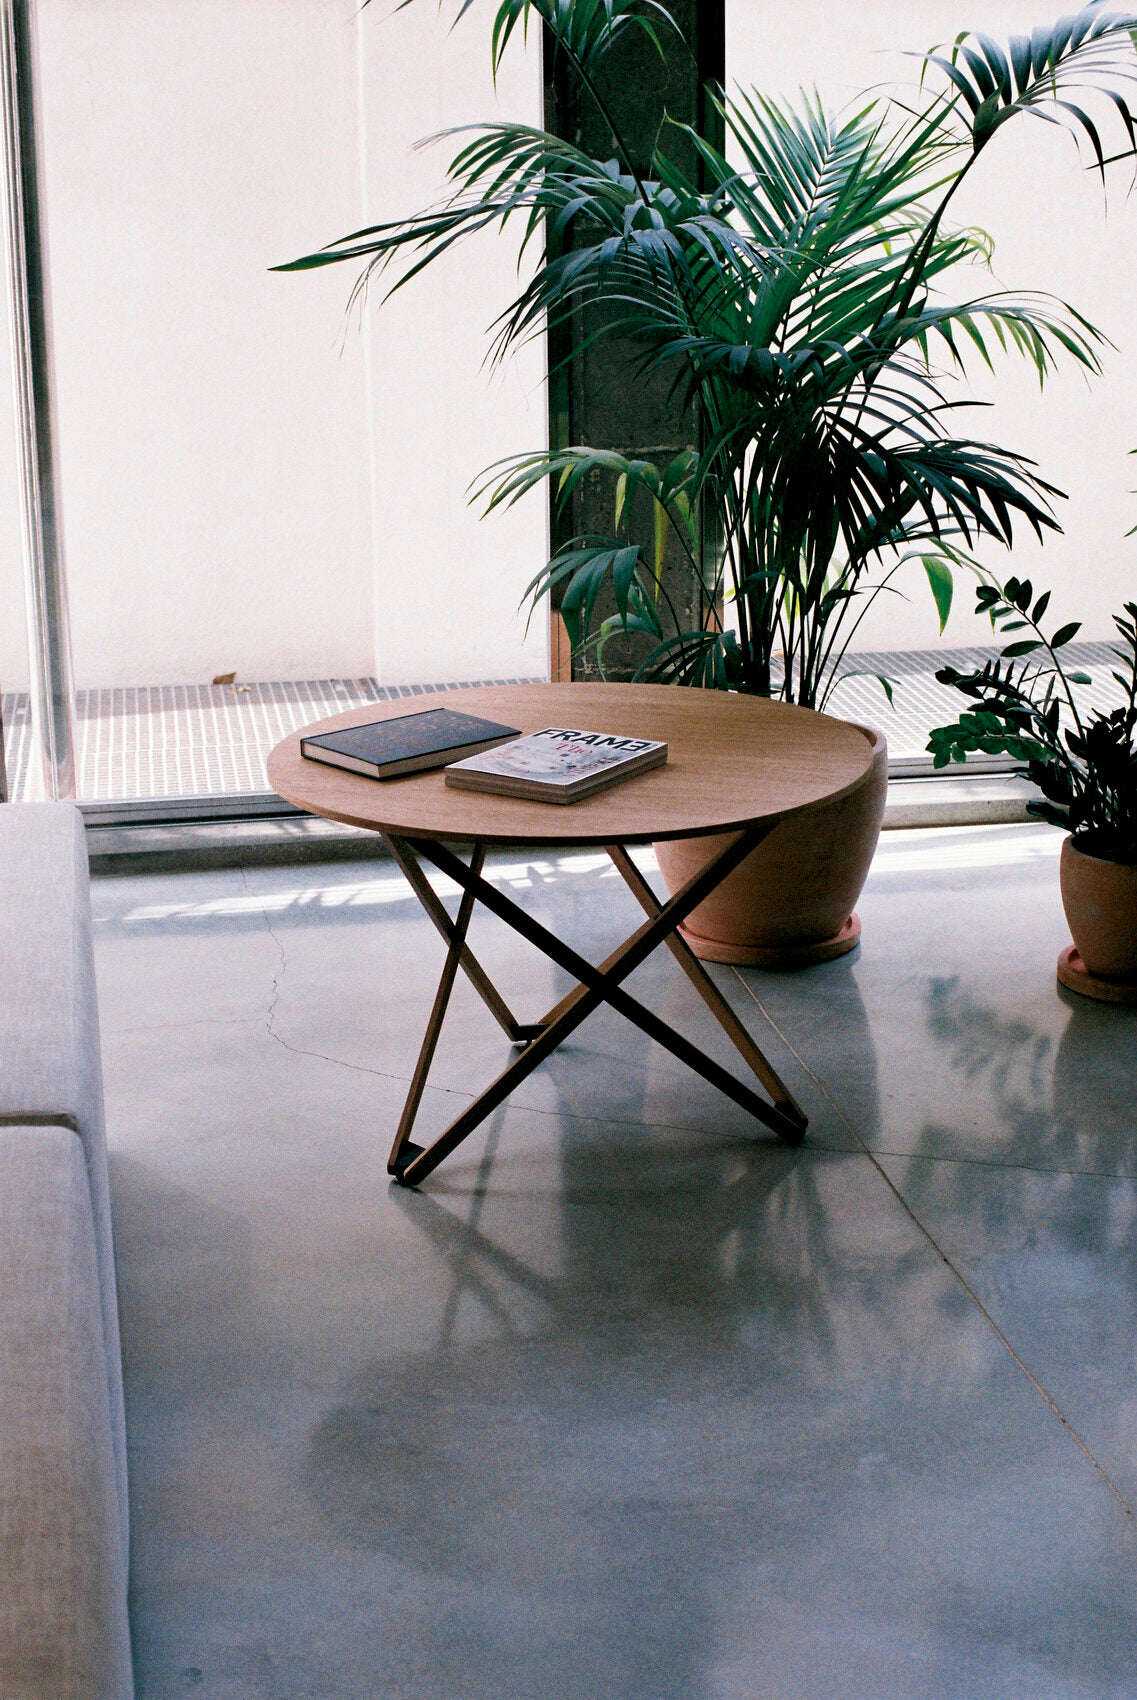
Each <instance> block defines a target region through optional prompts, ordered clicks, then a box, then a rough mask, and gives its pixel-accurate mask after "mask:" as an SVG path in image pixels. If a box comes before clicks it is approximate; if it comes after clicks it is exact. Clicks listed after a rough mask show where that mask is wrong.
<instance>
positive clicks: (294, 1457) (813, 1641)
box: [94, 826, 1137, 1700]
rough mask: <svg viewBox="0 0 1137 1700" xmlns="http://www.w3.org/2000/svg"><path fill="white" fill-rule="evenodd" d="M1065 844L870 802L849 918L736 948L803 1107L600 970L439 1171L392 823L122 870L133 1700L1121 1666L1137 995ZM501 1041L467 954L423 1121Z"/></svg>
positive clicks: (456, 1097) (1133, 1274)
mask: <svg viewBox="0 0 1137 1700" xmlns="http://www.w3.org/2000/svg"><path fill="white" fill-rule="evenodd" d="M1057 844H1058V839H1057V835H1056V834H1054V833H1052V832H1051V831H1050V829H1048V828H1043V827H1033V826H1028V827H1009V828H986V829H979V830H968V831H940V832H927V831H926V832H922V833H918V832H912V833H891V834H888V835H886V838H885V839H884V840H883V842H882V846H881V850H880V853H879V855H878V859H877V863H876V866H875V868H874V872H873V875H872V877H871V879H870V882H869V886H868V888H867V890H866V892H865V894H864V897H863V899H862V902H861V904H860V912H861V914H862V916H863V919H864V938H863V943H862V946H861V948H860V950H859V951H858V952H857V953H856V954H855V955H853V956H851V957H847V958H845V959H844V960H842V961H840V962H836V963H832V964H829V965H827V966H825V967H822V968H818V969H813V970H810V971H808V972H802V973H797V974H790V975H784V976H772V975H763V974H758V973H735V972H734V971H733V970H727V969H722V970H716V974H717V977H718V978H719V981H720V983H721V985H722V986H723V988H724V989H725V991H726V992H727V994H728V996H729V997H730V998H731V1000H732V1001H733V1002H734V1003H735V1004H736V1006H737V1008H738V1009H739V1010H740V1011H741V1012H743V1013H744V1015H745V1017H746V1019H747V1021H748V1022H749V1023H750V1024H751V1026H752V1029H753V1031H754V1032H755V1033H756V1035H757V1036H758V1037H759V1041H760V1043H762V1044H764V1045H765V1046H766V1047H767V1048H768V1049H769V1052H770V1054H771V1056H772V1058H773V1059H774V1060H775V1062H776V1064H777V1065H778V1066H779V1067H780V1068H782V1069H783V1070H784V1072H785V1074H786V1077H787V1079H788V1081H789V1082H790V1084H791V1086H792V1087H793V1089H794V1090H795V1091H796V1092H797V1093H798V1095H799V1096H800V1098H801V1099H802V1101H803V1103H804V1105H805V1107H806V1109H807V1111H808V1113H809V1116H810V1119H811V1127H810V1135H809V1139H808V1142H807V1144H806V1145H805V1146H804V1147H803V1148H802V1149H801V1150H800V1151H798V1152H788V1151H786V1150H784V1149H781V1148H779V1147H778V1146H777V1145H776V1144H775V1143H774V1142H772V1141H771V1140H770V1138H769V1137H767V1136H766V1134H765V1133H764V1132H763V1131H762V1130H761V1129H760V1128H756V1127H755V1126H754V1125H753V1124H752V1123H751V1122H750V1121H749V1120H748V1118H747V1117H746V1116H745V1114H744V1113H743V1112H742V1111H740V1110H738V1109H736V1108H735V1107H734V1106H733V1105H731V1104H730V1103H728V1102H726V1101H725V1100H723V1099H722V1098H720V1097H719V1096H718V1095H717V1094H716V1093H715V1092H714V1091H713V1089H711V1088H710V1087H709V1086H707V1085H705V1084H704V1083H703V1082H702V1081H701V1080H699V1079H697V1078H696V1077H694V1076H692V1075H690V1074H689V1073H687V1072H686V1071H685V1070H684V1069H683V1068H682V1067H681V1066H680V1065H679V1064H678V1063H675V1062H673V1061H672V1060H671V1059H670V1058H668V1057H666V1056H664V1055H663V1054H662V1053H661V1052H660V1051H658V1050H657V1049H656V1048H654V1047H653V1046H652V1045H650V1044H649V1043H648V1042H647V1041H645V1040H643V1039H641V1038H640V1036H639V1035H638V1034H636V1033H635V1032H633V1031H632V1030H631V1029H630V1028H628V1027H627V1026H626V1025H624V1024H623V1023H622V1022H621V1021H620V1020H619V1019H618V1018H617V1017H615V1016H610V1015H607V1014H600V1015H597V1016H596V1017H594V1018H593V1020H592V1021H590V1022H589V1023H588V1024H587V1025H586V1026H585V1027H583V1028H582V1029H581V1030H580V1031H579V1032H578V1034H577V1035H576V1037H575V1039H574V1041H573V1043H572V1044H571V1047H568V1048H566V1049H565V1050H563V1051H562V1052H561V1053H560V1054H558V1055H557V1056H556V1057H555V1058H554V1059H553V1060H552V1061H551V1062H550V1063H549V1064H547V1065H546V1066H545V1067H544V1068H543V1069H542V1070H540V1071H539V1073H537V1074H536V1075H534V1076H533V1077H532V1078H531V1079H530V1080H529V1081H528V1082H527V1083H526V1084H525V1086H524V1087H523V1088H521V1089H520V1090H519V1092H518V1094H517V1096H516V1098H515V1100H514V1101H512V1102H511V1103H509V1104H508V1105H507V1106H506V1107H505V1109H504V1110H503V1111H501V1112H499V1114H498V1115H497V1116H496V1117H495V1118H494V1119H493V1121H492V1122H491V1123H490V1124H489V1125H488V1128H487V1129H486V1130H485V1132H484V1133H483V1134H482V1135H479V1136H476V1137H475V1138H474V1139H472V1140H471V1141H470V1142H469V1143H468V1144H467V1145H466V1146H464V1147H463V1148H462V1149H461V1150H460V1151H459V1152H458V1153H456V1154H455V1156H454V1157H452V1158H451V1159H450V1160H449V1161H448V1162H447V1163H446V1164H445V1165H444V1166H443V1167H442V1168H441V1169H440V1170H438V1171H437V1173H436V1174H435V1175H434V1176H432V1177H431V1178H430V1180H429V1181H428V1182H427V1183H426V1184H425V1185H424V1187H423V1188H422V1189H421V1191H419V1192H407V1191H402V1190H399V1189H393V1188H392V1187H391V1186H390V1185H389V1184H388V1180H387V1176H386V1173H385V1167H384V1163H385V1156H386V1149H387V1145H388V1143H389V1140H390V1136H391V1131H392V1127H393V1125H394V1122H395V1120H396V1118H397V1114H398V1109H399V1105H400V1102H401V1098H402V1094H403V1092H404V1090H405V1082H406V1078H407V1075H408V1072H409V1068H410V1065H411V1064H412V1062H413V1057H414V1053H415V1050H416V1048H417V1043H418V1039H419V1035H420V1033H421V1030H422V1026H423V1023H424V1021H425V1018H426V1014H427V1011H428V1008H429V1004H430V999H431V996H432V992H433V985H434V981H435V978H436V976H437V973H438V969H439V965H440V959H441V946H440V943H439V941H438V938H437V935H436V934H435V933H434V931H433V929H432V928H431V927H430V925H429V923H427V922H426V921H425V920H424V919H423V918H422V917H421V915H420V913H419V911H418V909H417V907H416V905H415V904H414V902H413V901H412V900H411V899H410V896H409V893H408V892H407V890H406V888H405V887H404V886H403V884H402V882H401V881H400V880H399V878H398V877H397V875H396V872H395V870H394V868H393V866H392V865H391V864H390V863H387V862H382V861H376V862H374V863H366V864H352V865H348V866H345V865H342V864H341V865H336V866H327V867H307V868H302V869H298V868H292V869H289V868H276V869H261V870H255V871H254V870H246V871H244V872H240V871H234V872H226V873H200V874H182V875H164V876H160V877H151V878H144V877H134V878H129V877H128V878H101V879H98V880H96V882H95V885H94V905H95V912H96V941H97V942H96V950H97V960H98V969H99V993H100V999H101V1008H102V1024H103V1048H104V1056H105V1064H106V1076H107V1106H108V1118H109V1124H110V1140H111V1147H112V1153H111V1162H112V1185H113V1192H114V1209H115V1227H116V1238H117V1248H118V1267H119V1277H120V1293H121V1305H122V1312H123V1336H124V1352H125V1371H126V1385H127V1406H128V1423H129V1430H130V1463H131V1480H132V1494H131V1497H132V1505H133V1541H134V1548H133V1564H132V1575H133V1583H132V1589H133V1621H134V1633H135V1647H136V1666H137V1672H138V1687H139V1696H140V1700H173V1697H175V1696H184V1695H200V1696H201V1700H252V1697H257V1700H260V1697H265V1700H268V1697H273V1700H275V1697H281V1700H284V1697H287V1700H293V1697H297V1700H299V1697H301V1696H303V1697H304V1700H443V1697H445V1700H909V1697H911V1700H939V1697H947V1696H951V1697H953V1700H964V1697H966V1700H971V1697H975V1700H1060V1697H1062V1700H1065V1697H1070V1700H1073V1697H1078V1700H1083V1697H1085V1700H1090V1697H1093V1700H1099V1697H1101V1700H1104V1697H1106V1696H1109V1697H1111V1700H1120V1697H1131V1696H1135V1695H1137V1522H1135V1518H1134V1511H1135V1508H1137V1356H1135V1348H1137V1266H1135V1256H1134V1254H1135V1250H1137V1012H1126V1011H1121V1010H1116V1009H1111V1008H1107V1007H1104V1006H1099V1005H1095V1004H1091V1003H1087V1002H1085V1001H1084V1000H1079V999H1077V998H1075V997H1074V996H1073V995H1070V994H1065V993H1061V994H1060V993H1059V992H1058V991H1057V990H1056V988H1055V981H1054V960H1055V957H1056V955H1057V952H1058V950H1059V949H1060V947H1061V946H1062V944H1063V943H1065V942H1066V933H1065V928H1064V923H1063V920H1062V915H1061V909H1060V905H1059V900H1058V895H1057V854H1056V851H1057ZM492 872H493V877H494V878H496V879H498V880H500V881H501V882H503V884H504V885H506V886H507V887H508V888H509V889H510V890H512V891H513V892H514V893H515V895H516V896H517V897H518V899H519V900H520V901H522V902H523V903H524V904H525V905H526V906H527V907H529V908H531V909H532V911H533V912H534V913H535V914H537V915H538V916H540V917H541V918H542V919H544V920H545V921H547V922H548V923H549V924H550V925H552V926H554V927H555V928H556V930H557V931H558V932H560V933H561V934H562V935H563V936H564V937H566V938H568V939H570V940H572V941H573V942H575V943H577V944H578V945H579V946H580V947H581V948H582V949H585V950H587V951H588V952H590V953H591V954H592V955H593V956H594V958H599V957H600V956H601V955H603V954H604V952H605V950H606V949H607V948H608V947H609V946H610V945H611V944H612V943H613V942H614V941H615V940H616V939H617V938H618V937H620V936H622V934H623V933H624V932H626V931H628V930H630V928H631V926H633V925H634V924H636V922H637V920H638V918H639V912H638V910H636V909H635V908H634V906H633V904H632V902H631V899H630V898H629V897H628V896H627V894H626V892H625V890H624V888H623V886H622V885H621V884H620V883H619V882H618V881H617V880H616V879H615V877H614V876H613V875H612V874H611V873H610V872H609V871H607V870H606V866H605V865H604V864H603V862H602V859H601V858H598V857H595V856H587V855H565V856H563V857H545V858H539V859H536V860H526V858H525V857H523V856H520V855H518V856H512V857H511V856H501V857H498V858H497V860H496V862H495V863H494V864H493V866H492ZM475 943H476V945H477V947H478V948H479V951H480V954H481V955H482V957H483V960H484V961H485V962H486V964H487V966H488V967H489V968H490V969H491V971H492V972H493V973H494V974H495V976H496V977H497V978H498V979H499V981H500V983H501V984H502V985H503V987H506V988H508V989H509V990H510V991H511V992H512V994H513V995H514V997H515V1001H516V1003H517V1005H518V1006H519V1011H520V1012H521V1013H523V1014H527V1015H534V1014H536V1013H538V1012H539V1011H540V1009H542V1008H543V1007H544V1006H545V1005H547V1004H548V1003H550V1002H551V1001H552V1000H553V998H554V995H555V994H556V993H557V991H558V986H559V982H558V981H557V979H556V976H555V971H554V970H552V969H551V968H549V967H548V966H547V965H546V964H545V963H544V961H543V960H542V959H537V958H534V957H533V956H532V955H531V953H530V952H529V951H528V948H527V947H526V946H525V945H523V944H522V943H521V942H520V941H518V940H515V939H514V938H513V937H512V935H510V934H508V933H507V932H506V931H505V930H504V929H503V928H501V927H500V926H499V925H498V924H497V923H496V922H494V921H493V920H491V919H488V918H487V919H482V920H479V921H478V923H477V924H476V927H475ZM633 989H636V990H637V991H638V992H639V993H640V994H641V995H642V996H643V997H644V998H645V999H646V1000H649V1001H651V1002H652V1003H653V1005H654V1006H655V1007H656V1008H658V1009H659V1010H660V1012H661V1013H662V1014H664V1015H665V1016H666V1017H667V1019H669V1020H672V1021H674V1022H675V1024H676V1025H680V1026H682V1027H683V1028H684V1029H685V1030H686V1031H687V1032H689V1033H690V1034H692V1035H693V1036H696V1037H698V1038H699V1039H700V1040H701V1041H703V1042H705V1043H706V1044H707V1046H708V1048H713V1049H714V1051H715V1054H716V1055H718V1056H720V1057H721V1058H722V1060H724V1061H727V1060H729V1058H730V1055H731V1053H730V1051H729V1048H726V1047H724V1046H723V1045H722V1044H720V1042H719V1039H718V1037H717V1035H716V1033H715V1032H713V1031H712V1030H711V1028H710V1024H709V1018H707V1017H706V1016H705V1014H704V1012H703V1010H702V1006H701V1005H700V1004H698V1003H697V1001H696V1000H695V999H694V997H693V994H692V993H691V991H690V989H689V988H688V986H687V984H686V982H685V981H684V980H683V979H682V977H681V976H680V975H679V973H678V971H677V970H676V969H675V968H674V965H673V964H672V963H671V961H670V959H669V958H668V957H667V956H666V953H664V954H663V955H662V956H661V957H659V958H656V959H653V961H652V962H651V963H650V964H649V965H648V966H647V967H646V968H644V969H643V970H641V971H640V973H639V974H638V976H637V977H636V981H635V982H634V988H633ZM508 1054H509V1053H508V1047H507V1046H506V1044H505V1041H504V1040H503V1038H502V1035H501V1034H500V1032H499V1030H498V1029H497V1028H495V1027H494V1026H493V1025H492V1023H491V1022H490V1020H489V1018H488V1016H487V1015H486V1013H485V1011H484V1009H483V1008H482V1006H481V1004H480V1003H478V1001H477V1000H476V998H475V997H474V996H473V994H472V993H471V992H470V991H469V989H468V988H467V987H466V986H464V985H460V986H459V988H458V990H457V992H456V994H455V1003H454V1007H453V1010H452V1015H451V1019H450V1022H449V1024H448V1026H447V1029H446V1031H445V1034H444V1037H443V1042H442V1046H441V1049H440V1053H439V1057H438V1061H437V1066H436V1071H435V1075H434V1077H433V1079H434V1084H433V1085H432V1087H431V1088H430V1090H429V1091H428V1093H427V1097H426V1101H425V1106H424V1117H425V1119H426V1120H427V1122H428V1124H429V1125H430V1126H433V1127H441V1126H442V1125H443V1124H444V1122H445V1121H446V1120H448V1119H449V1118H450V1117H451V1116H452V1115H453V1114H454V1113H456V1111H457V1109H458V1108H460V1107H461V1105H462V1104H463V1103H464V1102H466V1101H467V1100H468V1098H469V1096H470V1094H471V1092H472V1091H473V1090H474V1089H476V1088H477V1087H478V1086H480V1085H481V1084H482V1083H483V1082H484V1081H485V1080H486V1079H487V1078H488V1077H489V1075H490V1074H491V1073H493V1072H495V1071H496V1070H497V1068H498V1067H500V1066H501V1064H502V1063H503V1062H504V1061H505V1060H506V1058H507V1056H508Z"/></svg>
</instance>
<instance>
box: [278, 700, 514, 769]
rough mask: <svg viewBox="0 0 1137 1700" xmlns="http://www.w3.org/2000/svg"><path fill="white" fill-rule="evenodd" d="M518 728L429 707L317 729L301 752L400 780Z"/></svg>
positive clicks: (314, 758)
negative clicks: (334, 729)
mask: <svg viewBox="0 0 1137 1700" xmlns="http://www.w3.org/2000/svg"><path fill="white" fill-rule="evenodd" d="M517 731H518V729H517V727H516V726H501V725H499V724H498V723H497V722H496V721H494V720H480V719H479V718H478V717H477V715H474V714H456V713H455V712H454V710H453V709H449V708H428V709H425V710H424V711H423V712H422V713H421V714H400V715H397V716H396V717H395V718H394V719H393V720H371V721H368V723H367V724H366V725H365V726H344V727H343V728H342V729H341V730H340V731H338V732H316V733H314V734H313V735H312V736H311V737H309V738H301V740H300V754H301V755H302V756H307V758H308V760H309V761H322V762H326V763H327V764H328V766H329V767H344V768H346V769H347V770H348V772H349V773H363V774H366V775H367V777H368V778H369V779H398V778H399V777H400V776H401V775H403V774H406V773H422V772H424V771H425V770H426V769H427V768H431V767H445V766H446V763H447V762H449V761H455V760H456V759H457V758H458V757H459V756H472V755H474V754H475V753H476V752H477V751H479V750H491V749H493V747H494V746H495V744H503V743H505V742H506V740H507V739H509V738H516V737H517Z"/></svg>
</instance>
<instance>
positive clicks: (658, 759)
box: [446, 726, 667, 803]
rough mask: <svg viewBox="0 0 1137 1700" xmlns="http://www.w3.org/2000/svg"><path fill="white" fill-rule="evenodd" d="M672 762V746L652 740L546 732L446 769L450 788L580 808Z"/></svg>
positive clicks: (574, 731) (564, 728) (559, 728)
mask: <svg viewBox="0 0 1137 1700" xmlns="http://www.w3.org/2000/svg"><path fill="white" fill-rule="evenodd" d="M666 760H667V745H666V744H664V743H660V742H657V741H655V740H653V739H651V738H627V737H623V736H621V735H620V734H619V733H616V732H582V731H580V730H579V729H578V728H574V727H567V726H546V727H545V729H544V731H543V732H533V733H531V734H530V736H529V737H527V738H519V739H518V740H517V742H516V743H513V744H505V745H504V746H503V747H502V748H500V749H497V750H494V751H493V752H492V754H488V755H476V756H469V757H467V758H466V759H465V760H463V761H459V762H455V763H454V765H453V766H452V767H448V768H447V769H446V783H447V785H454V786H457V787H459V788H460V789H461V790H464V791H490V792H493V793H495V794H496V795H497V796H499V797H523V798H532V799H533V800H534V801H537V802H543V803H575V802H577V801H578V800H579V799H580V798H581V797H589V796H591V795H592V793H593V792H594V791H600V790H602V789H603V788H604V787H605V786H606V785H616V784H618V783H619V781H620V780H622V779H632V778H634V777H635V775H636V774H637V773H644V772H646V771H647V769H648V768H651V767H658V766H660V764H661V763H662V762H665V761H666Z"/></svg>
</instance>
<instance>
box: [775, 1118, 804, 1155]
mask: <svg viewBox="0 0 1137 1700" xmlns="http://www.w3.org/2000/svg"><path fill="white" fill-rule="evenodd" d="M808 1126H809V1122H808V1121H807V1120H806V1118H805V1117H804V1116H802V1115H797V1114H795V1113H794V1111H793V1110H783V1111H782V1113H781V1115H780V1116H779V1118H778V1126H777V1128H776V1129H775V1132H776V1133H777V1135H778V1138H779V1139H780V1140H781V1142H782V1144H783V1145H789V1146H793V1147H796V1146H798V1145H800V1144H801V1143H802V1141H803V1140H804V1138H805V1130H806V1128H807V1127H808Z"/></svg>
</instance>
